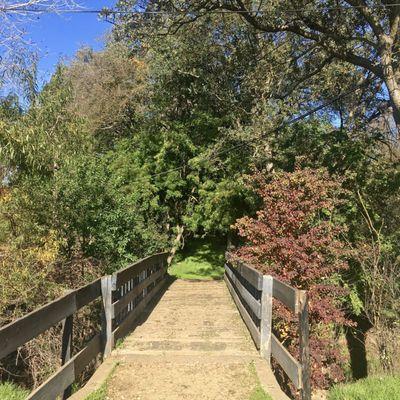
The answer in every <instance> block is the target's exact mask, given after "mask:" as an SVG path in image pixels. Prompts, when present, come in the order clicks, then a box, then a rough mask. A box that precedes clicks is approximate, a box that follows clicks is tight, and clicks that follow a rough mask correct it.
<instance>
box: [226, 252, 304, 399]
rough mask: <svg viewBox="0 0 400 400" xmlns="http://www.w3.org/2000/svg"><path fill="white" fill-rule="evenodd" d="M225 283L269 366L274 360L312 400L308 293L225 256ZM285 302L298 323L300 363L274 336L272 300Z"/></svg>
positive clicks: (230, 255) (227, 255)
mask: <svg viewBox="0 0 400 400" xmlns="http://www.w3.org/2000/svg"><path fill="white" fill-rule="evenodd" d="M225 258H226V264H225V282H226V285H227V287H228V289H229V291H230V293H231V295H232V298H233V300H234V301H235V303H236V306H237V308H238V310H239V312H240V314H241V316H242V318H243V321H244V322H245V324H246V326H247V328H248V329H249V332H250V334H251V336H252V338H253V340H254V343H255V344H256V346H257V348H258V349H259V350H260V353H261V356H262V357H263V358H265V359H266V360H267V361H268V363H270V361H271V357H273V358H274V359H275V360H276V361H277V362H278V364H279V365H280V366H281V367H282V369H283V370H284V371H285V373H286V375H287V376H288V378H289V379H290V380H291V381H292V383H293V384H294V385H295V387H296V388H297V389H299V390H300V392H301V398H302V400H310V399H311V386H310V356H309V324H308V298H307V292H306V291H305V290H298V289H296V288H293V287H292V286H290V285H288V284H286V283H284V282H281V281H279V280H278V279H276V278H273V277H272V276H270V275H263V274H261V273H260V272H259V271H257V270H256V269H255V268H254V267H252V266H251V265H249V264H246V263H245V262H243V261H241V260H239V259H238V258H237V257H235V256H233V255H232V254H231V253H226V255H225ZM273 298H275V299H277V300H279V301H280V302H282V303H283V304H284V305H285V306H286V307H287V308H288V309H289V310H290V311H292V312H293V313H295V314H296V315H297V316H298V319H299V339H300V362H299V361H297V360H296V359H295V358H294V357H293V356H292V355H291V354H290V353H289V351H288V350H287V349H286V348H285V347H284V346H283V344H282V343H281V342H280V341H279V339H278V338H277V337H276V336H275V335H274V334H273V333H272V299H273Z"/></svg>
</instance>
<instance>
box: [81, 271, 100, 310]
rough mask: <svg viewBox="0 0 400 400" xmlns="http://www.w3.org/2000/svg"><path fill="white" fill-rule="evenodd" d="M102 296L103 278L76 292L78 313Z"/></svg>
mask: <svg viewBox="0 0 400 400" xmlns="http://www.w3.org/2000/svg"><path fill="white" fill-rule="evenodd" d="M100 296H101V278H99V279H96V280H95V281H94V282H92V283H90V284H89V285H86V286H83V287H81V288H79V289H77V290H75V298H76V311H77V310H80V309H81V308H82V307H84V306H86V305H88V304H90V303H91V302H92V301H94V300H96V299H97V298H98V297H100Z"/></svg>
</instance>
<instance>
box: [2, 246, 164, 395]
mask: <svg viewBox="0 0 400 400" xmlns="http://www.w3.org/2000/svg"><path fill="white" fill-rule="evenodd" d="M167 257H168V253H159V254H155V255H152V256H150V257H146V258H144V259H142V260H139V261H137V262H135V263H134V264H132V265H130V266H128V267H126V268H124V269H122V270H119V271H117V272H115V273H114V274H112V275H106V276H103V277H101V278H99V279H97V280H95V281H94V282H92V283H90V284H88V285H86V286H83V287H81V288H79V289H76V290H73V291H71V292H69V293H68V294H66V295H65V296H62V297H60V298H58V299H56V300H54V301H52V302H50V303H48V304H45V305H44V306H42V307H40V308H39V309H37V310H35V311H32V312H31V313H29V314H27V315H25V316H23V317H21V318H19V319H17V320H16V321H14V322H11V323H10V324H8V325H6V326H3V327H1V328H0V359H2V358H4V357H6V356H8V355H10V354H11V353H13V352H15V351H16V350H17V349H18V348H19V347H20V346H22V345H24V344H25V343H27V342H29V341H30V340H32V339H34V338H36V337H37V336H38V335H40V334H41V333H43V332H45V331H46V330H47V329H49V328H51V327H52V326H54V325H56V324H58V323H60V322H63V328H62V351H61V359H62V366H61V368H60V369H58V370H57V371H56V372H55V373H54V374H53V375H52V376H50V377H49V378H48V379H47V380H46V381H45V382H44V383H42V384H41V385H40V386H39V387H38V388H36V389H35V390H34V391H33V392H31V394H30V395H29V396H28V398H27V400H39V399H40V400H54V399H55V398H57V397H58V396H60V395H63V398H67V397H69V396H70V394H71V385H72V384H73V383H74V382H75V381H76V379H77V378H78V376H79V375H80V374H81V373H82V372H83V371H84V369H85V368H86V367H87V365H88V364H89V363H90V362H91V361H93V360H94V359H96V358H97V357H98V356H99V355H100V356H102V357H107V356H108V355H109V354H110V353H111V350H112V348H113V347H114V343H115V340H116V339H119V338H121V337H123V336H125V335H126V334H127V333H128V332H129V330H130V329H131V328H132V326H133V324H134V322H135V320H136V319H137V318H138V317H139V316H140V313H141V312H142V311H143V310H144V308H145V307H146V305H147V304H148V303H149V302H150V301H151V299H152V298H153V297H154V296H155V295H156V294H157V293H158V292H159V290H160V289H161V287H162V286H163V284H164V282H165V275H166V271H167V268H166V267H167ZM98 298H101V299H102V329H101V332H99V333H98V334H97V335H96V336H94V337H93V338H92V339H90V340H89V342H88V343H87V344H86V346H85V347H84V348H83V349H81V350H80V351H79V352H78V353H77V354H75V355H72V333H73V316H74V314H75V313H76V312H77V311H78V310H80V309H81V308H82V307H84V306H86V305H88V304H90V303H92V302H93V301H94V300H96V299H98Z"/></svg>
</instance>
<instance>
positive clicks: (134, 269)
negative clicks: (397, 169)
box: [114, 252, 168, 289]
mask: <svg viewBox="0 0 400 400" xmlns="http://www.w3.org/2000/svg"><path fill="white" fill-rule="evenodd" d="M167 258H168V253H167V252H165V253H158V254H154V255H152V256H150V257H146V258H143V259H142V260H140V261H137V262H135V263H134V264H132V265H130V266H128V267H126V268H124V269H122V270H120V271H118V272H117V273H116V281H115V287H114V289H117V288H119V287H120V286H122V285H123V284H124V283H125V282H127V281H129V280H130V279H132V278H134V277H135V276H137V275H139V274H140V273H141V272H143V271H145V270H146V269H147V268H149V267H151V266H153V265H155V264H156V263H157V262H159V263H162V265H163V266H166V265H167Z"/></svg>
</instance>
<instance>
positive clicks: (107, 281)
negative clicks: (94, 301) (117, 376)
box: [101, 275, 114, 357]
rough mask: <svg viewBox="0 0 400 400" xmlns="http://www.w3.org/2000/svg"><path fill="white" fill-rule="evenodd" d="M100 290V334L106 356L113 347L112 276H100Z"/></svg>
mask: <svg viewBox="0 0 400 400" xmlns="http://www.w3.org/2000/svg"><path fill="white" fill-rule="evenodd" d="M101 292H102V300H103V310H102V323H101V336H102V342H103V354H104V357H108V356H109V355H110V353H111V351H112V349H113V347H114V337H113V332H112V319H113V318H112V304H111V302H112V276H111V275H107V276H103V277H102V278H101Z"/></svg>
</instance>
